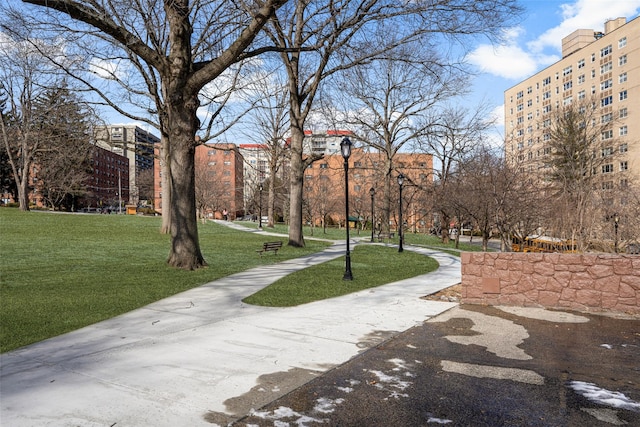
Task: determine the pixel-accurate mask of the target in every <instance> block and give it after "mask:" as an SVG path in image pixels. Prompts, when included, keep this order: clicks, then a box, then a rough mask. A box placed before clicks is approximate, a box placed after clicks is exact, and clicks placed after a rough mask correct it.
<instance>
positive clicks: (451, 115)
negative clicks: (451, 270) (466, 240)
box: [416, 106, 492, 242]
mask: <svg viewBox="0 0 640 427" xmlns="http://www.w3.org/2000/svg"><path fill="white" fill-rule="evenodd" d="M430 116H431V117H430V118H426V120H427V121H428V123H429V125H430V128H429V132H427V133H426V134H425V136H423V137H420V138H419V139H418V141H417V144H416V148H417V149H418V150H422V151H425V152H427V153H430V154H432V155H433V157H434V158H435V159H436V162H434V175H435V185H434V187H433V192H434V197H433V199H434V202H435V206H434V208H435V210H436V211H437V213H438V214H439V219H440V225H441V236H442V240H443V241H444V242H448V241H449V223H450V219H451V216H452V212H451V210H452V208H453V205H452V203H451V197H452V195H453V191H452V189H451V188H449V183H450V180H451V179H452V178H453V177H454V176H455V174H456V172H457V171H459V170H460V166H461V165H462V164H463V162H464V161H465V160H466V159H467V157H468V156H469V154H470V153H471V152H472V151H473V150H474V149H476V148H478V147H479V146H480V145H481V143H482V140H483V138H484V133H485V131H486V130H487V129H488V128H489V127H490V126H491V125H492V123H491V122H490V121H489V120H487V112H486V110H485V107H482V106H478V107H476V108H475V109H469V108H465V107H449V106H446V107H445V108H443V109H438V110H435V111H433V112H431V115H430Z"/></svg>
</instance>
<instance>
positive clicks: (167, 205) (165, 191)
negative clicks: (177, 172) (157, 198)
mask: <svg viewBox="0 0 640 427" xmlns="http://www.w3.org/2000/svg"><path fill="white" fill-rule="evenodd" d="M170 158H171V157H170V156H169V138H168V137H167V136H166V135H164V134H162V136H161V137H160V171H161V174H162V176H161V182H162V184H161V185H162V199H161V200H162V226H161V227H160V233H162V234H169V233H170V232H171V161H170Z"/></svg>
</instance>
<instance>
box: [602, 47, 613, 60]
mask: <svg viewBox="0 0 640 427" xmlns="http://www.w3.org/2000/svg"><path fill="white" fill-rule="evenodd" d="M611 52H613V49H612V47H611V45H609V46H607V47H603V48H602V49H600V58H603V57H605V56H607V55H610V54H611Z"/></svg>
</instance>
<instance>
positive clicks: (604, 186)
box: [602, 181, 613, 190]
mask: <svg viewBox="0 0 640 427" xmlns="http://www.w3.org/2000/svg"><path fill="white" fill-rule="evenodd" d="M602 189H603V190H613V181H605V182H603V183H602Z"/></svg>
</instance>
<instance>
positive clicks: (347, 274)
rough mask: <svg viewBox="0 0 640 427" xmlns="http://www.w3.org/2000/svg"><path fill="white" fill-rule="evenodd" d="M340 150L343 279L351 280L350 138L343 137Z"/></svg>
mask: <svg viewBox="0 0 640 427" xmlns="http://www.w3.org/2000/svg"><path fill="white" fill-rule="evenodd" d="M340 151H341V152H342V157H344V206H345V216H344V217H345V225H346V226H347V252H346V254H345V270H344V277H343V278H342V279H343V280H353V274H351V252H350V251H349V156H351V140H350V139H349V138H344V139H343V140H342V142H340Z"/></svg>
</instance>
